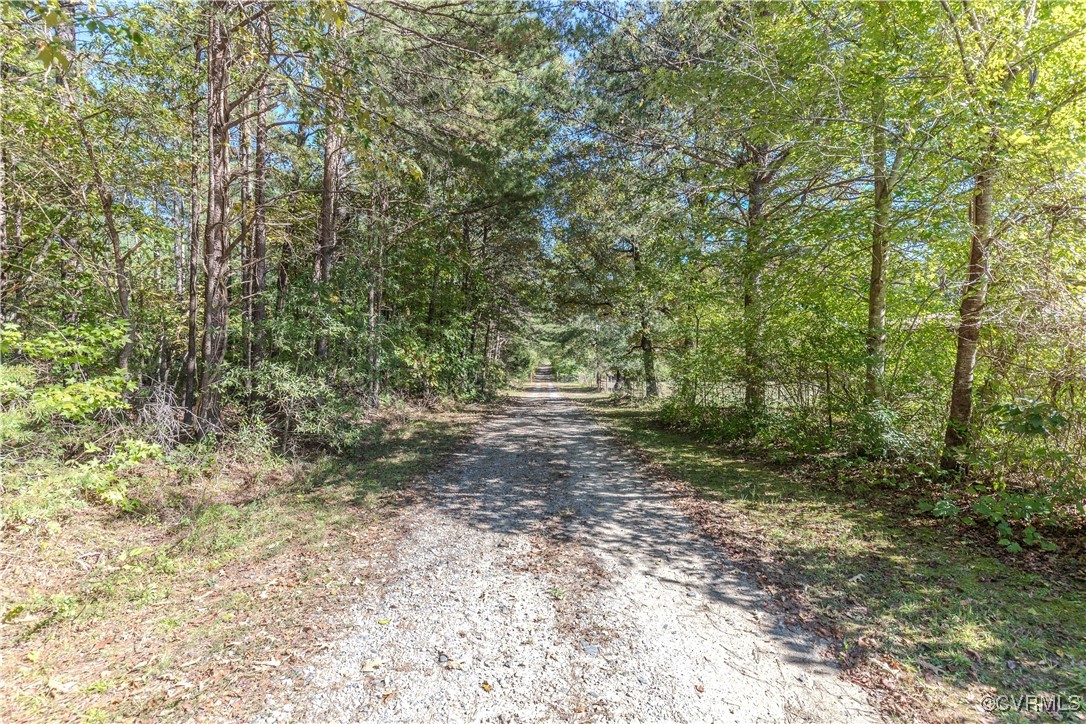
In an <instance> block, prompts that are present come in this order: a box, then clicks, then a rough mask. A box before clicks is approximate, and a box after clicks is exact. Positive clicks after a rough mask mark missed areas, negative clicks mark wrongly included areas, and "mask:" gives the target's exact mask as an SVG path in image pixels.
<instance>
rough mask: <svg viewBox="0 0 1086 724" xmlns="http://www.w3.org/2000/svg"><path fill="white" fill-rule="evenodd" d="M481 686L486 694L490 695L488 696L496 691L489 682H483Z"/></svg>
mask: <svg viewBox="0 0 1086 724" xmlns="http://www.w3.org/2000/svg"><path fill="white" fill-rule="evenodd" d="M480 686H482V687H483V691H485V692H486V693H488V694H489V693H490V692H492V691H494V687H493V686H491V685H490V682H488V681H484V682H483V683H482V684H480Z"/></svg>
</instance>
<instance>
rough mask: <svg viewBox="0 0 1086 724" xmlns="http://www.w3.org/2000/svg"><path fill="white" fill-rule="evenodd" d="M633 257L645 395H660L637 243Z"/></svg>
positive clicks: (639, 250)
mask: <svg viewBox="0 0 1086 724" xmlns="http://www.w3.org/2000/svg"><path fill="white" fill-rule="evenodd" d="M631 256H632V258H633V268H634V280H635V283H636V285H637V297H638V304H639V305H640V307H641V314H640V318H639V319H640V323H641V326H640V339H639V346H640V347H641V363H642V366H643V369H644V373H645V397H650V398H652V397H659V396H660V385H659V382H658V381H657V379H656V350H655V349H654V348H653V346H652V336H651V333H650V331H649V310H648V302H647V300H646V299H645V290H644V285H643V284H642V279H641V249H640V248H639V247H637V246H636V245H635V246H633V248H632V251H631Z"/></svg>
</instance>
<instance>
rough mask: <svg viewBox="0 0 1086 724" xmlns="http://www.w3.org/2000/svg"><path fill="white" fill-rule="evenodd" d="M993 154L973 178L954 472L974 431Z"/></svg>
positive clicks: (954, 404)
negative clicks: (971, 227) (976, 378)
mask: <svg viewBox="0 0 1086 724" xmlns="http://www.w3.org/2000/svg"><path fill="white" fill-rule="evenodd" d="M992 155H993V154H992V153H991V152H989V153H988V154H987V155H986V158H985V160H984V161H983V162H982V163H981V167H980V169H979V170H978V171H977V172H976V173H975V174H974V177H973V185H974V188H973V198H972V201H971V203H970V221H971V223H972V226H973V230H972V234H971V238H970V242H969V266H968V267H967V269H966V277H965V286H964V287H963V289H962V303H961V310H960V317H959V322H958V349H957V355H956V356H955V360H954V382H953V386H952V388H951V392H950V411H949V415H948V416H947V426H946V436H945V438H944V443H943V454H942V460H941V464H942V468H943V469H944V470H947V471H951V472H954V471H958V472H965V463H964V460H963V453H964V451H965V448H966V447H967V446H968V445H969V443H970V440H971V438H972V432H973V430H972V417H973V373H974V371H975V370H976V365H977V348H978V346H979V344H980V329H981V323H982V322H983V316H984V305H985V303H986V302H987V298H988V251H989V248H990V247H991V244H992V234H993V231H994V221H993V210H992V200H993V196H994V192H995V171H994V163H993V160H992Z"/></svg>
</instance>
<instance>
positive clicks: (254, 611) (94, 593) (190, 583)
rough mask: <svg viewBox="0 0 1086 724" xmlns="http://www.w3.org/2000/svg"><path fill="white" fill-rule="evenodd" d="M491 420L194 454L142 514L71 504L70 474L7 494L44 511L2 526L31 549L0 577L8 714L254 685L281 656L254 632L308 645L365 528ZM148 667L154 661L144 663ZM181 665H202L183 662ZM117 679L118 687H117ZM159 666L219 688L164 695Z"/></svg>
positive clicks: (139, 482) (134, 709)
mask: <svg viewBox="0 0 1086 724" xmlns="http://www.w3.org/2000/svg"><path fill="white" fill-rule="evenodd" d="M482 412H483V409H482V408H478V409H474V410H449V411H424V410H414V411H407V412H404V413H403V415H402V416H394V415H391V414H390V416H389V418H388V420H386V421H383V422H384V424H382V425H371V426H370V429H368V431H367V434H366V435H365V436H363V437H364V438H365V439H364V440H363V439H361V438H360V441H359V443H358V444H356V445H355V446H353V447H352V448H351V449H350V450H349V451H347V452H346V453H344V454H339V455H332V454H311V455H308V456H305V457H302V458H299V459H295V460H292V461H286V460H283V459H279V458H277V457H276V456H275V455H274V454H272V453H271V452H270V450H267V449H266V448H262V447H260V446H257V447H254V448H253V449H251V450H250V449H248V448H245V447H242V446H238V447H236V448H234V449H230V448H226V447H219V448H212V447H208V448H206V449H204V448H193V449H191V450H186V451H181V452H180V453H179V454H178V455H177V456H175V457H176V459H171V458H166V459H163V460H161V461H156V463H155V465H154V466H153V467H150V468H146V469H143V470H142V471H141V472H140V473H139V474H138V475H135V476H133V478H132V480H131V481H130V482H131V484H130V489H129V495H130V496H131V498H132V500H133V501H134V502H135V503H136V505H134V506H130V511H129V512H126V511H125V510H121V509H117V508H111V507H110V506H106V505H104V504H97V503H93V502H87V501H86V500H85V499H84V498H82V497H80V496H78V495H71V494H69V493H68V490H67V489H66V487H65V486H64V485H61V484H59V483H58V482H57V481H59V480H60V478H59V477H56V478H52V479H50V478H47V477H46V476H38V478H34V479H33V480H30V481H29V482H27V483H26V484H18V485H13V484H9V485H7V486H6V488H5V489H4V490H2V491H0V493H2V495H0V503H5V504H8V505H7V509H8V510H11V509H12V506H11V505H10V504H11V503H18V504H22V505H23V506H24V507H23V508H22V509H21V510H25V511H28V512H30V513H31V514H29V515H24V516H22V517H21V518H19V519H18V523H16V524H11V523H12V522H13V521H12V518H8V521H9V526H8V528H7V529H6V530H4V531H2V535H3V536H4V541H3V543H4V545H5V546H8V545H10V546H11V548H10V549H9V550H12V551H15V550H18V551H19V557H18V559H17V561H18V565H17V566H16V569H17V570H14V573H15V575H12V576H11V577H9V578H7V579H5V580H3V581H0V617H4V618H6V619H7V620H6V621H5V622H4V625H3V627H2V629H0V645H2V646H3V647H4V648H5V649H6V650H7V651H6V654H10V655H5V656H4V657H3V658H2V659H0V679H7V680H9V681H10V682H12V687H11V688H10V691H12V692H13V693H14V696H13V697H11V698H9V699H8V700H7V701H4V700H3V698H0V719H5V720H7V719H9V718H14V719H25V718H28V717H29V718H43V719H51V718H65V717H67V716H69V715H70V716H81V717H83V718H86V719H88V720H95V719H101V720H115V719H117V718H118V717H129V716H134V717H147V716H151V715H156V716H157V712H158V711H159V707H164V708H172V707H173V706H174V705H175V704H178V702H179V701H180V699H177V698H176V697H181V696H183V697H189V699H192V701H191V702H190V703H191V705H192V706H196V707H198V706H199V703H198V702H197V701H196V700H195V699H193V697H205V699H204V700H209V699H207V698H206V697H212V696H214V695H215V694H216V691H218V692H219V693H220V694H221V693H222V689H224V688H225V689H226V690H230V687H234V686H236V683H235V682H236V680H237V677H239V676H244V677H247V678H246V680H249V679H251V674H250V671H249V669H250V668H251V667H250V666H248V664H245V663H244V661H245V656H246V655H249V656H250V657H252V658H256V659H267V658H270V656H269V655H268V654H267V653H264V652H263V648H265V647H266V644H267V642H266V641H265V640H263V639H261V638H260V637H259V636H258V635H256V634H252V636H251V637H250V638H251V640H249V639H247V638H246V636H249V634H248V633H246V632H250V631H257V632H259V630H260V629H253V627H252V626H251V624H248V623H244V622H251V621H252V620H254V619H260V620H262V621H263V620H266V621H267V623H266V624H263V625H265V626H268V627H269V630H273V631H275V632H276V636H278V637H279V638H278V639H277V640H281V641H289V640H292V639H294V638H296V637H301V638H302V639H304V638H305V636H306V635H307V634H304V633H303V626H302V625H301V624H302V623H305V622H308V621H309V620H310V619H311V618H312V617H313V616H317V618H319V617H320V614H319V612H317V613H314V607H318V608H319V607H324V610H339V609H340V608H342V605H341V604H339V603H337V599H336V598H335V597H336V596H338V595H339V594H338V592H339V591H345V592H347V591H349V590H351V589H350V586H351V584H350V583H349V582H350V581H351V580H353V579H355V577H356V576H357V575H358V574H357V573H356V572H354V570H353V566H354V564H355V562H356V561H357V559H358V557H359V556H364V555H365V554H366V548H365V547H366V543H365V541H366V540H367V539H366V538H365V537H364V536H362V535H361V534H362V533H363V532H364V531H365V530H366V529H367V528H369V527H371V525H373V524H375V523H378V522H379V521H380V520H381V519H383V518H387V517H389V516H390V515H392V514H394V511H395V509H396V508H397V507H399V506H400V505H401V504H402V503H403V502H404V501H405V498H404V496H402V495H401V491H403V490H404V489H405V488H407V487H408V486H409V485H410V483H412V481H414V480H416V479H418V478H419V477H421V476H423V475H424V474H425V473H427V472H428V471H429V470H431V469H432V468H433V467H434V466H435V465H437V464H438V463H439V462H440V461H441V460H442V458H443V456H444V455H445V454H446V453H448V452H450V451H451V450H453V449H454V448H455V447H456V446H457V445H458V444H459V443H460V442H461V441H462V440H463V439H464V438H465V436H466V435H467V434H468V433H469V432H470V430H471V429H472V428H473V426H474V424H475V422H476V421H477V420H478V419H479V417H480V415H481V413H482ZM21 472H24V473H36V472H37V470H36V469H33V470H30V469H25V470H21ZM39 478H40V480H43V481H46V480H47V481H48V482H49V483H50V487H45V485H44V483H41V482H37V481H38V479H39ZM34 486H37V487H34ZM58 491H59V493H58ZM60 493H63V495H61V494H60ZM132 511H134V512H132ZM2 562H4V561H3V560H0V563H2ZM88 562H89V563H88ZM277 581H278V583H277ZM224 582H229V583H228V585H224ZM345 595H346V594H345ZM314 630H316V629H314ZM311 635H313V636H315V635H316V634H311ZM137 639H138V640H139V641H140V642H141V644H140V645H139V646H136V647H133V645H132V643H131V641H132V640H137ZM242 639H245V640H246V641H248V643H245V644H244V646H252V647H254V648H253V649H252V650H251V652H249V653H248V654H247V653H246V649H244V648H237V647H236V646H235V648H231V649H230V652H231V654H230V657H231V660H234V661H237V662H239V663H237V664H236V665H237V666H238V667H241V668H239V669H238V670H237V671H233V672H231V671H227V670H225V669H222V670H221V667H219V668H216V667H214V666H212V665H211V664H210V663H207V664H205V663H204V662H210V661H211V658H210V657H213V656H216V655H220V654H223V652H224V651H226V649H227V647H228V644H227V642H234V643H231V644H230V645H232V646H233V645H235V643H236V641H235V640H239V641H240V640H242ZM126 641H127V643H126ZM302 643H304V642H302ZM299 645H301V644H299ZM88 651H93V652H94V657H93V658H92V659H88V658H87V657H86V652H88ZM223 655H224V654H223ZM239 655H240V658H238V657H239ZM281 655H282V654H280V656H281ZM133 657H135V658H133ZM137 659H139V660H146V661H145V664H146V666H145V667H144V668H141V669H139V670H138V671H135V670H133V669H132V667H133V665H134V664H135V663H136V661H137ZM88 661H93V662H94V665H93V666H89V665H88V663H87V662H88ZM184 661H200V662H201V663H200V664H199V666H197V668H188V669H184V670H182V669H180V668H177V667H176V664H178V663H179V662H184ZM205 665H206V666H209V667H211V668H209V669H204V670H203V673H202V674H201V673H199V672H200V671H201V669H200V668H199V667H200V666H205ZM106 669H108V670H109V671H111V672H114V673H115V674H116V675H117V679H116V680H114V679H112V678H109V679H108V680H107V679H106V676H105V674H103V673H102V671H104V670H106ZM151 671H155V672H157V673H169V674H170V675H171V676H173V677H175V678H176V679H177V680H183V679H185V678H193V677H197V676H202V677H203V678H202V681H203V684H206V685H207V686H206V689H207V692H206V693H204V688H201V689H200V690H199V691H197V690H196V689H185V690H183V691H178V692H175V693H174V694H173V695H167V694H166V693H164V689H167V690H168V688H169V687H168V685H165V684H162V682H163V681H172V680H173V679H168V680H167V679H156V677H153V676H150V675H149V674H148V672H151ZM124 672H131V673H124ZM157 673H156V676H157ZM110 676H113V674H110ZM193 680H195V679H193ZM56 682H61V683H63V684H64V687H63V690H56V688H55V686H52V685H53V684H55V683H56ZM69 684H70V686H69ZM203 684H202V685H201V686H202V687H203ZM115 689H116V691H115ZM117 691H119V692H122V693H121V694H118V693H117ZM122 694H123V696H122ZM186 701H188V700H186ZM253 701H257V702H259V701H262V695H261V696H260V697H256V698H254V699H253ZM178 711H180V710H178ZM62 714H63V716H62Z"/></svg>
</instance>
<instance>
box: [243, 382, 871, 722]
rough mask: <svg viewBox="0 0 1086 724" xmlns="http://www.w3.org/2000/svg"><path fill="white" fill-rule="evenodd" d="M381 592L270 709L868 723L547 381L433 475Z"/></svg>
mask: <svg viewBox="0 0 1086 724" xmlns="http://www.w3.org/2000/svg"><path fill="white" fill-rule="evenodd" d="M429 487H430V490H429V494H428V495H426V496H425V497H424V502H423V503H421V504H419V505H417V506H416V507H415V508H414V509H412V510H410V511H409V512H408V513H407V514H406V515H407V516H408V517H407V520H406V522H407V523H408V525H407V526H406V529H407V530H408V531H409V532H408V533H406V534H405V536H404V539H403V540H402V541H400V542H399V544H398V546H397V551H398V554H397V555H396V556H395V557H394V559H392V560H387V561H379V562H372V563H370V564H369V565H379V566H382V567H384V568H385V569H386V572H390V574H391V583H390V585H388V586H387V587H385V588H383V589H382V590H377V589H374V590H372V591H370V592H368V593H367V592H365V591H364V592H363V594H362V596H361V598H360V600H359V602H358V604H357V606H356V607H355V608H354V610H352V611H351V614H350V621H351V624H350V625H349V626H348V627H347V628H346V629H345V630H344V631H343V632H342V638H341V639H340V640H338V641H337V642H335V643H334V644H333V645H332V646H331V647H330V648H329V650H328V651H327V652H326V653H325V654H324V656H323V657H322V658H320V659H318V660H317V661H316V662H314V665H313V666H311V667H309V668H307V669H306V670H305V671H303V672H300V674H301V676H300V677H299V680H298V681H297V682H294V688H293V691H294V693H293V695H292V696H290V697H280V699H279V700H276V701H271V700H269V702H268V708H267V709H266V711H265V712H264V713H263V714H262V716H261V719H262V720H264V721H274V720H288V721H289V720H298V721H357V720H360V719H365V720H375V721H404V722H407V721H411V722H422V721H427V722H429V721H500V722H521V721H551V720H574V721H582V720H584V721H587V720H596V721H646V722H660V721H676V722H722V721H737V722H757V721H765V722H782V721H816V722H845V721H874V720H877V719H878V715H877V713H876V712H875V710H874V709H873V708H872V707H871V706H870V705H869V704H868V702H867V698H866V695H865V693H864V691H863V690H862V689H860V688H858V687H856V686H855V685H853V684H851V683H849V682H847V681H844V680H843V679H841V678H840V676H839V675H838V672H837V671H836V670H835V668H834V666H833V665H832V663H831V662H830V661H829V660H827V659H826V658H825V657H824V656H823V655H822V650H821V649H820V647H819V645H818V643H817V642H815V641H813V640H812V639H810V638H809V637H807V636H806V635H805V634H803V633H801V632H797V631H791V630H788V629H786V628H784V627H783V626H781V625H780V624H779V623H778V622H777V620H776V619H775V617H773V616H772V615H770V614H768V613H766V611H765V609H764V607H763V605H762V602H761V600H760V596H759V593H758V591H757V589H756V588H755V587H754V586H753V585H751V584H750V583H749V582H747V581H745V580H744V578H743V577H742V575H741V574H739V573H738V572H737V571H736V570H735V569H734V568H733V567H732V566H731V565H730V564H729V563H728V561H727V559H726V558H725V557H724V556H723V554H722V553H721V551H720V550H719V549H717V548H715V547H714V546H713V545H712V544H711V543H709V542H708V541H706V540H705V539H703V538H701V537H700V536H699V535H698V534H697V533H696V531H695V529H694V526H693V524H692V523H691V522H690V521H689V520H688V519H687V518H686V517H685V516H684V515H683V514H682V513H681V512H680V511H679V510H677V509H676V508H675V507H674V506H673V505H672V504H671V502H670V500H669V499H668V496H667V495H666V494H665V493H664V492H662V491H661V490H660V489H659V488H657V487H656V486H655V485H654V483H653V482H652V481H651V480H650V479H649V478H648V477H647V476H644V475H641V474H639V472H638V463H637V462H636V461H634V460H633V459H632V457H630V456H629V455H627V454H625V453H624V452H623V451H622V450H621V449H620V448H619V447H617V446H616V445H615V444H614V443H612V442H611V441H610V440H609V439H608V438H607V436H606V435H605V434H604V433H603V432H602V431H601V430H600V429H599V428H598V427H597V426H596V425H595V424H594V423H593V422H592V421H591V420H590V419H589V418H588V417H587V416H586V415H585V414H584V413H583V412H582V411H581V410H579V409H578V408H577V406H576V405H575V404H573V403H572V402H570V401H569V400H567V399H564V398H563V397H562V396H561V395H560V393H559V392H558V391H557V390H556V389H555V388H554V386H553V385H552V384H550V383H549V382H541V383H539V384H538V385H536V387H535V388H534V390H533V391H532V392H530V393H527V394H524V395H522V396H521V397H520V399H519V400H518V401H517V402H516V403H515V404H513V405H511V406H510V407H509V408H508V409H507V410H506V411H505V412H504V413H502V414H500V415H498V416H496V417H494V418H491V419H490V420H489V421H488V422H486V423H485V424H484V425H483V426H482V427H481V428H480V431H479V433H478V435H477V437H476V438H475V440H474V442H473V443H472V444H471V445H469V446H468V447H467V448H465V449H464V450H463V451H461V452H460V453H459V454H458V456H457V458H456V459H455V461H454V462H453V463H452V464H451V465H450V466H448V468H447V469H446V470H445V471H444V472H443V473H441V474H439V475H437V476H435V477H434V478H432V479H431V480H430V481H429Z"/></svg>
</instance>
